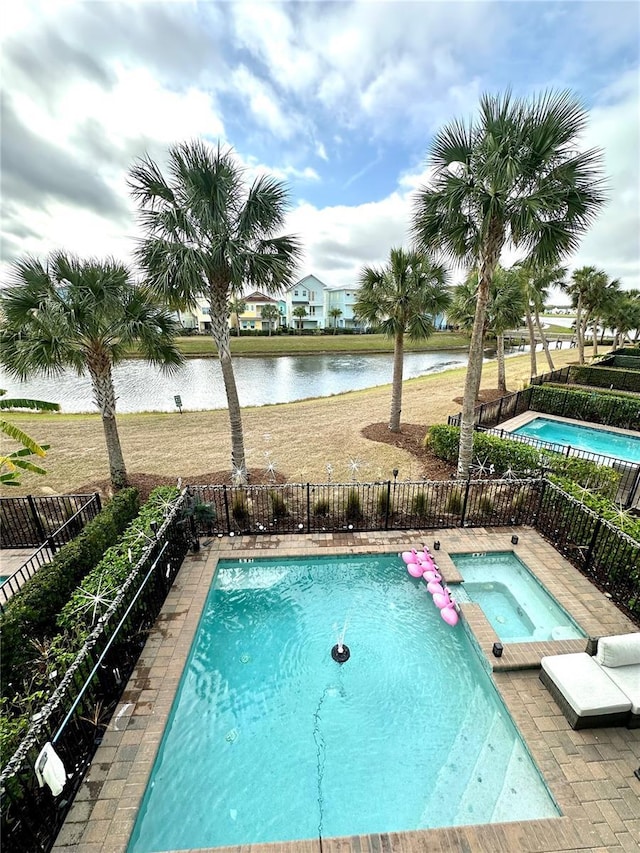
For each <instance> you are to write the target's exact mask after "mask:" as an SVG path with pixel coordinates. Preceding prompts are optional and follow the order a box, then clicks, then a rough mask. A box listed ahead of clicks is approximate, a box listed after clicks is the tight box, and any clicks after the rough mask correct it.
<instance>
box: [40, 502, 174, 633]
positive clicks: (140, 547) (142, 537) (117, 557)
mask: <svg viewBox="0 0 640 853" xmlns="http://www.w3.org/2000/svg"><path fill="white" fill-rule="evenodd" d="M179 494H180V492H179V491H178V489H177V488H176V487H175V486H159V487H158V488H157V489H154V490H153V491H152V492H151V494H150V495H149V499H148V500H147V501H146V503H145V504H144V505H143V506H142V507H141V508H140V512H139V513H138V515H137V516H136V518H135V519H134V520H133V521H132V522H131V524H130V525H129V526H128V527H127V529H126V530H125V531H124V533H123V534H122V536H121V537H120V540H119V542H117V543H116V544H115V545H113V546H112V547H111V548H109V549H108V550H107V551H106V553H105V554H104V556H103V558H102V560H100V562H99V563H98V565H97V566H96V567H95V568H94V569H92V570H91V571H90V572H89V574H88V575H87V576H86V577H85V578H84V580H83V581H82V585H81V586H79V587H78V588H77V589H76V590H75V591H74V592H73V594H72V596H71V598H70V599H69V601H68V602H67V603H66V604H65V606H64V607H63V608H62V610H61V611H60V614H59V615H58V620H57V624H58V627H60V628H65V629H67V630H69V631H78V632H82V631H85V633H86V634H87V635H88V634H89V632H90V631H91V630H93V628H94V627H95V625H96V623H97V621H98V619H99V618H100V616H102V614H103V613H104V612H105V611H106V610H107V609H108V607H109V606H110V604H111V602H112V601H113V600H114V599H115V597H116V596H117V594H118V591H119V590H120V588H121V587H122V585H123V584H124V582H125V581H126V580H127V578H128V577H129V575H130V574H131V571H132V569H133V567H134V566H135V565H136V563H137V562H138V560H139V559H140V558H141V556H142V554H143V553H144V551H145V549H146V548H147V546H148V545H149V544H150V542H152V541H153V538H154V529H153V527H156V526H157V527H160V525H161V524H162V521H163V518H164V513H165V510H166V509H167V508H168V507H169V506H170V505H171V503H172V502H173V501H175V499H176V498H177V497H178V495H179ZM152 525H153V526H152Z"/></svg>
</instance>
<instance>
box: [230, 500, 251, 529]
mask: <svg viewBox="0 0 640 853" xmlns="http://www.w3.org/2000/svg"><path fill="white" fill-rule="evenodd" d="M231 515H232V516H233V520H234V521H235V522H236V524H237V525H238V526H239V527H246V525H247V524H248V523H249V507H248V505H247V499H246V497H245V496H244V495H236V497H235V498H234V499H233V503H232V504H231Z"/></svg>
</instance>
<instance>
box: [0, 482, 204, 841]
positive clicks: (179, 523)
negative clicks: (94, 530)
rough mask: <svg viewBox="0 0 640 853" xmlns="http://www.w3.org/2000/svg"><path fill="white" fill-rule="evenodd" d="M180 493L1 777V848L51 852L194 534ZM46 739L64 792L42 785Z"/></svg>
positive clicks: (37, 715)
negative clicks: (61, 771)
mask: <svg viewBox="0 0 640 853" xmlns="http://www.w3.org/2000/svg"><path fill="white" fill-rule="evenodd" d="M183 503H184V498H183V497H181V498H180V499H179V500H178V501H177V502H176V505H175V507H174V509H173V510H172V512H171V514H170V515H169V516H168V517H167V519H166V520H165V522H164V523H163V525H162V527H161V528H160V529H159V531H158V533H157V536H156V540H155V541H154V542H153V543H152V544H150V546H149V547H148V548H147V550H146V551H145V553H144V555H143V556H142V558H141V559H140V561H139V562H138V564H137V566H136V567H135V569H134V571H133V572H132V574H131V575H130V576H129V578H128V580H127V581H126V582H125V584H124V585H123V587H122V589H121V591H120V594H119V595H118V598H117V599H116V601H115V602H114V603H113V604H112V606H111V607H110V608H109V610H108V611H107V613H106V614H105V615H104V617H103V618H102V619H101V620H100V621H99V623H98V625H97V627H96V628H95V630H94V631H93V633H92V634H91V635H90V637H89V638H88V640H87V641H86V643H85V644H84V646H83V647H82V649H81V650H80V652H79V654H78V656H77V657H76V659H75V661H74V662H73V664H72V665H71V667H70V668H69V670H68V671H67V673H66V674H65V676H64V678H63V679H62V681H61V683H60V684H59V686H58V687H57V689H56V690H55V692H54V694H53V696H52V697H51V699H50V700H49V701H48V702H47V704H46V705H45V706H44V707H43V708H42V710H41V711H40V712H39V713H37V714H36V715H34V717H33V718H32V725H31V728H30V729H29V732H28V734H27V736H26V738H25V739H24V741H23V742H22V744H21V745H20V747H19V748H18V750H17V752H16V753H15V755H14V756H13V757H12V758H11V760H10V761H9V762H8V764H7V765H6V767H5V768H4V770H3V772H2V775H1V776H0V793H1V795H2V841H3V848H6V849H7V850H14V851H25V853H26V851H29V853H35V851H48V850H50V849H51V847H52V845H53V842H54V840H55V837H56V835H57V834H58V831H59V829H60V827H61V826H62V823H63V822H64V818H65V816H66V814H67V811H68V809H69V807H70V804H71V802H72V801H73V797H74V796H75V793H76V791H77V789H78V787H79V785H80V782H81V781H82V778H83V775H84V773H85V771H86V769H87V766H88V764H89V762H90V761H91V758H92V756H93V754H94V752H95V750H96V748H97V746H98V744H99V743H100V740H101V737H102V733H103V732H104V729H105V727H106V724H107V722H108V720H109V718H110V716H111V714H112V712H113V710H114V708H115V706H116V704H117V701H118V699H119V698H120V695H121V693H122V691H123V689H124V686H125V685H126V683H127V680H128V678H129V676H130V674H131V672H132V671H133V668H134V666H135V663H136V661H137V659H138V657H139V655H140V652H141V650H142V648H143V646H144V644H145V641H146V638H147V634H148V631H149V629H150V628H151V627H152V625H153V623H154V621H155V620H156V618H157V616H158V614H159V612H160V609H161V607H162V603H163V602H164V599H165V597H166V595H167V592H168V590H169V588H170V587H171V584H172V583H173V580H174V578H175V576H176V573H177V572H178V569H179V568H180V566H181V564H182V561H183V559H184V556H185V554H186V552H187V549H188V546H189V544H190V541H191V535H190V533H189V531H188V530H186V528H185V524H184V521H183V520H182V518H181V515H182V513H181V510H182V504H183ZM46 742H50V743H52V744H53V746H54V748H55V750H56V752H57V754H58V755H59V756H60V758H61V759H62V762H63V764H64V767H65V770H66V773H67V782H66V784H65V786H64V789H63V792H62V794H61V796H60V797H58V798H54V797H52V796H51V792H50V791H49V790H48V788H43V789H41V788H39V787H38V785H37V782H36V777H35V773H34V766H35V762H36V759H37V757H38V755H39V753H40V750H41V749H42V747H43V746H44V744H45V743H46Z"/></svg>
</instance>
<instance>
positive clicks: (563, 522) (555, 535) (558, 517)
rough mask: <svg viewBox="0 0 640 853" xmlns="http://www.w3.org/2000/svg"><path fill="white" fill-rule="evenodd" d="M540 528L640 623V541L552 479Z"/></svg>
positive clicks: (538, 521) (545, 487)
mask: <svg viewBox="0 0 640 853" xmlns="http://www.w3.org/2000/svg"><path fill="white" fill-rule="evenodd" d="M534 526H535V527H536V529H537V530H538V531H539V532H540V533H541V534H542V535H543V536H544V537H545V538H546V539H548V540H549V541H550V542H551V544H552V545H553V546H554V548H555V549H556V550H557V551H559V552H560V553H561V554H562V555H563V556H564V557H565V558H566V559H567V560H568V561H569V562H570V563H572V564H573V565H574V566H575V567H576V568H577V569H579V570H580V571H581V572H582V574H584V575H586V576H587V577H588V578H589V579H590V580H591V581H592V582H593V583H595V584H596V586H598V587H599V588H600V589H601V590H603V591H604V592H605V593H607V594H608V595H609V596H610V597H611V599H612V600H613V601H614V602H615V603H616V604H617V605H618V606H619V607H620V608H621V609H622V610H623V611H625V612H626V613H627V614H628V615H629V616H630V617H631V618H632V619H633V620H634V621H635V622H636V624H640V543H638V542H637V541H636V540H635V539H632V538H631V537H630V536H627V535H626V534H625V533H623V532H622V531H621V530H620V529H619V528H617V527H614V525H612V524H610V523H609V522H608V521H605V520H604V519H603V518H601V517H600V516H598V515H597V514H596V513H595V512H593V511H592V510H590V509H588V508H587V507H585V506H584V504H582V503H580V501H577V500H576V499H575V498H572V497H571V496H570V495H568V494H566V492H563V491H562V489H560V488H558V486H556V485H554V484H553V483H550V482H548V481H546V480H544V481H543V487H542V494H541V499H540V506H539V509H538V512H537V516H536V519H535V524H534Z"/></svg>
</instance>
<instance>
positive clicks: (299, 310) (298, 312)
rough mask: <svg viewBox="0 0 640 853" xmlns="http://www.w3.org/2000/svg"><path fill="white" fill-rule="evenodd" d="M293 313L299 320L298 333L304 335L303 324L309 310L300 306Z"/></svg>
mask: <svg viewBox="0 0 640 853" xmlns="http://www.w3.org/2000/svg"><path fill="white" fill-rule="evenodd" d="M291 313H292V314H293V316H294V317H296V318H297V320H298V332H299V334H302V324H303V321H304V318H305V317H306V316H307V309H306V308H305V307H304V305H298V306H297V307H296V308H294V309H293V311H292V312H291Z"/></svg>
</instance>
